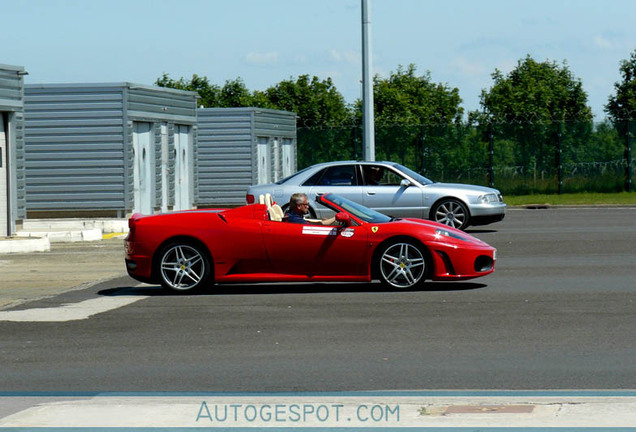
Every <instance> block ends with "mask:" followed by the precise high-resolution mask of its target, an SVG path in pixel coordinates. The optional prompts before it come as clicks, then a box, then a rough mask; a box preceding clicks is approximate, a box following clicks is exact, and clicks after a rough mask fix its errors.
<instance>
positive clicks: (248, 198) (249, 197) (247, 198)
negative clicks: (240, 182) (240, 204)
mask: <svg viewBox="0 0 636 432" xmlns="http://www.w3.org/2000/svg"><path fill="white" fill-rule="evenodd" d="M245 201H247V203H248V204H254V202H255V201H256V200H255V198H254V195H250V194H247V195H246V196H245Z"/></svg>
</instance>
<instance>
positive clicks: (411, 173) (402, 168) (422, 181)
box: [393, 163, 435, 185]
mask: <svg viewBox="0 0 636 432" xmlns="http://www.w3.org/2000/svg"><path fill="white" fill-rule="evenodd" d="M393 167H394V168H396V169H398V170H400V171H402V172H403V173H404V174H406V175H407V176H409V177H411V178H412V179H413V180H415V181H416V182H418V183H419V184H421V185H428V184H433V183H435V182H434V181H433V180H429V179H427V178H426V177H424V176H423V175H421V174H418V173H416V172H415V171H413V170H411V169H409V168H407V167H405V166H403V165H400V164H397V163H396V164H394V165H393Z"/></svg>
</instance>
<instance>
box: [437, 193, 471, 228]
mask: <svg viewBox="0 0 636 432" xmlns="http://www.w3.org/2000/svg"><path fill="white" fill-rule="evenodd" d="M431 219H432V220H434V221H435V222H439V223H443V224H444V225H448V226H451V227H453V228H457V229H460V230H463V229H464V228H466V227H467V226H468V222H469V221H470V214H469V213H468V209H467V208H466V206H465V205H464V204H463V203H462V202H460V201H458V200H455V199H444V200H442V201H440V202H439V203H437V204H436V205H435V207H434V208H433V210H432V211H431Z"/></svg>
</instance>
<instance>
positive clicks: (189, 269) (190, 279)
mask: <svg viewBox="0 0 636 432" xmlns="http://www.w3.org/2000/svg"><path fill="white" fill-rule="evenodd" d="M211 274H212V266H211V264H210V259H209V258H208V255H207V253H206V251H204V250H203V248H202V247H201V246H198V245H194V244H191V243H187V242H183V241H180V242H172V243H169V244H167V245H166V246H165V247H164V248H163V249H162V250H161V252H160V255H159V278H160V280H161V286H163V287H164V288H165V289H168V290H172V291H175V292H195V291H200V290H201V288H203V287H204V286H205V285H206V284H207V283H208V282H209V280H210V276H211Z"/></svg>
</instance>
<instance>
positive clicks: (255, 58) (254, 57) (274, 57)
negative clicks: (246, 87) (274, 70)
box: [245, 52, 278, 65]
mask: <svg viewBox="0 0 636 432" xmlns="http://www.w3.org/2000/svg"><path fill="white" fill-rule="evenodd" d="M245 61H246V62H247V63H251V64H256V65H272V64H275V63H277V62H278V53H277V52H268V53H256V52H249V53H247V55H246V56H245Z"/></svg>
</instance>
